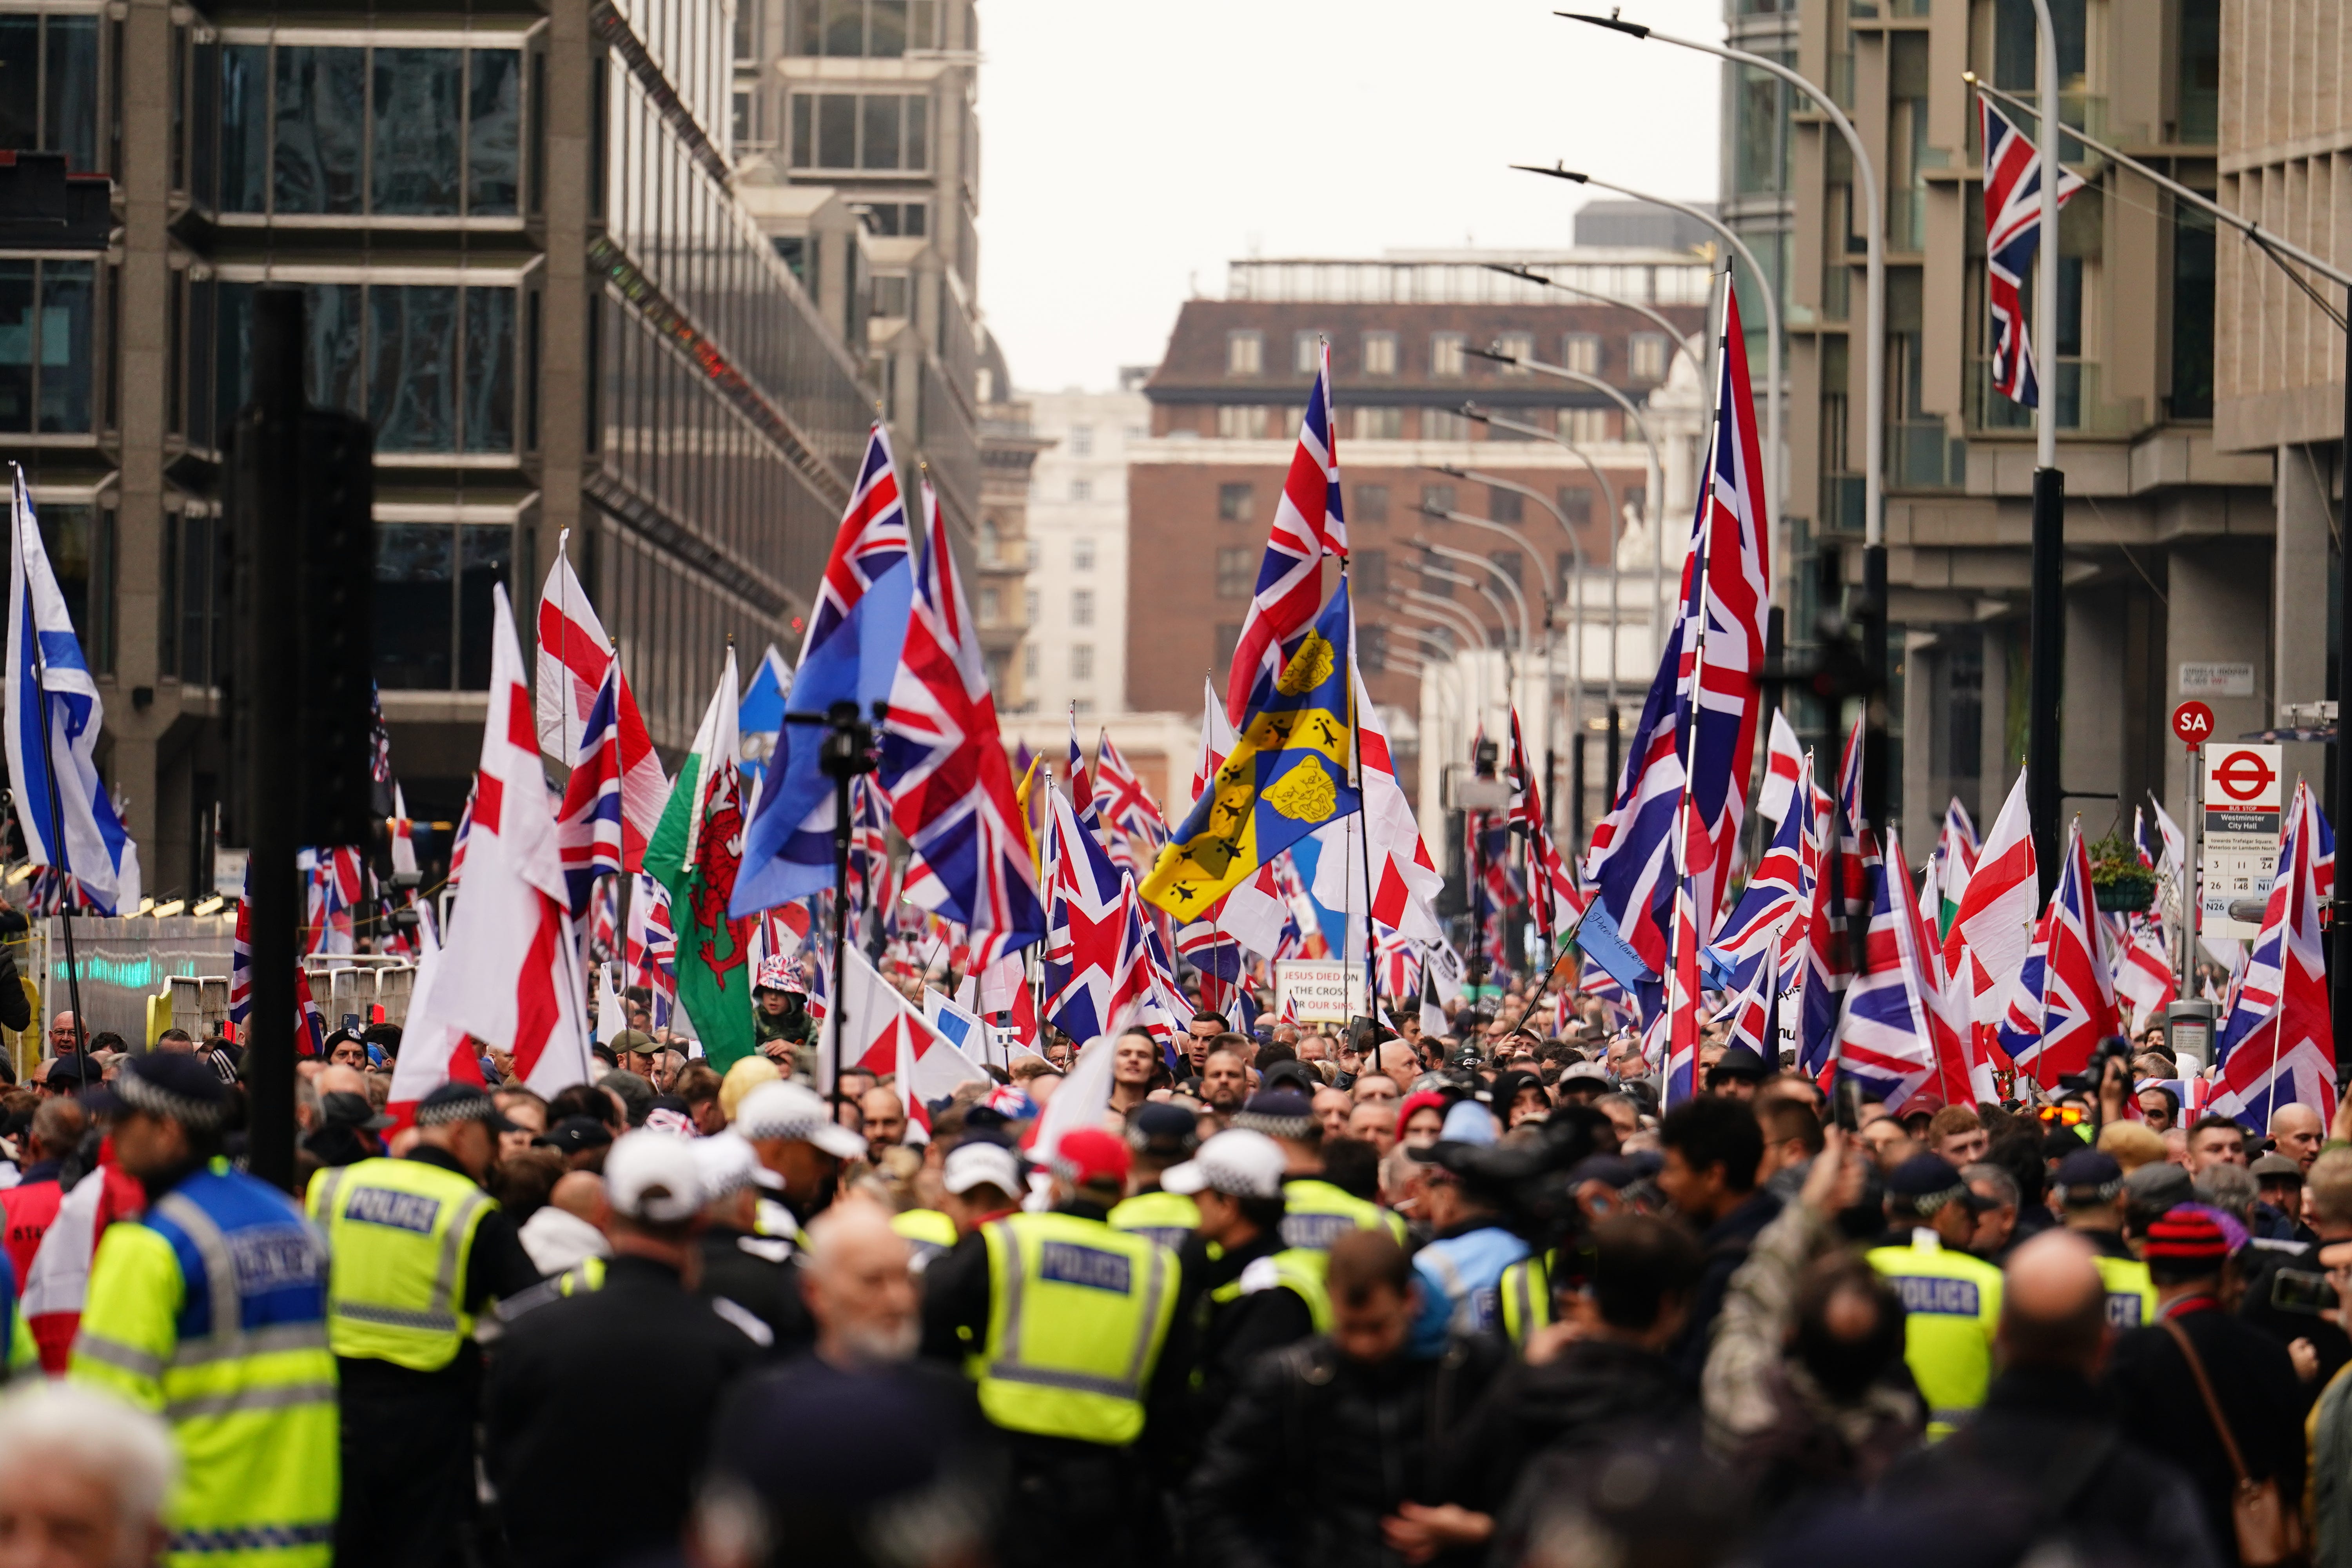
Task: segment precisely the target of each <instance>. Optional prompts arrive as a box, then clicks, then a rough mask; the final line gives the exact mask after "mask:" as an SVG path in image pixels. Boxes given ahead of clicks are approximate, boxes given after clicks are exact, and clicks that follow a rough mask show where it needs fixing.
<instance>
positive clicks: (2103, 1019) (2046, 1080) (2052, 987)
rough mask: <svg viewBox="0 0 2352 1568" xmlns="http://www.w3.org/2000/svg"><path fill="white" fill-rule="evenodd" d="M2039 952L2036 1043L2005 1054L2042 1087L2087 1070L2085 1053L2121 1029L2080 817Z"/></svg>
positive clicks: (2061, 867) (2069, 836)
mask: <svg viewBox="0 0 2352 1568" xmlns="http://www.w3.org/2000/svg"><path fill="white" fill-rule="evenodd" d="M2045 948H2046V952H2045V956H2044V960H2043V968H2042V1017H2041V1025H2042V1028H2041V1036H2040V1038H2039V1039H2037V1040H2036V1041H2035V1043H2034V1045H2033V1047H2032V1050H2031V1052H2030V1053H2029V1055H2028V1056H2022V1057H2021V1056H2018V1055H2017V1053H2015V1052H2013V1051H2012V1052H2011V1053H2010V1054H2011V1058H2013V1059H2014V1060H2015V1061H2016V1062H2017V1065H2018V1066H2019V1067H2021V1068H2023V1067H2027V1066H2029V1065H2030V1066H2031V1067H2032V1069H2033V1076H2034V1078H2035V1079H2037V1080H2038V1081H2039V1082H2041V1083H2042V1085H2043V1086H2045V1087H2047V1086H2048V1085H2051V1084H2053V1083H2055V1082H2057V1081H2058V1079H2059V1078H2060V1077H2062V1076H2063V1075H2064V1074H2067V1073H2074V1072H2080V1071H2082V1070H2083V1069H2084V1068H2085V1067H2087V1066H2089V1065H2090V1060H2091V1052H2092V1049H2093V1048H2094V1047H2096V1046H2097V1045H2098V1043H2099V1042H2100V1041H2101V1040H2102V1039H2104V1038H2105V1037H2107V1036H2109V1035H2112V1034H2114V1033H2115V1032H2116V1029H2117V1028H2118V1027H2119V1026H2120V1023H2121V1020H2120V1019H2119V1018H2118V1017H2117V1016H2116V990H2115V965H2114V963H2113V962H2112V960H2110V958H2109V957H2108V954H2107V930H2106V926H2105V922H2103V921H2101V920H2100V919H2099V910H2098V904H2097V901H2096V899H2095V894H2094V893H2093V890H2092V887H2091V855H2090V847H2089V846H2088V845H2087V844H2086V843H2085V842H2084V838H2083V823H2082V819H2081V818H2080V817H2077V818H2075V819H2074V821H2073V822H2072V823H2071V824H2070V825H2069V826H2068V827H2067V831H2066V849H2065V857H2064V858H2063V860H2062V861H2061V862H2060V864H2059V868H2058V885H2057V886H2056V887H2055V888H2053V889H2051V893H2050V909H2049V925H2048V932H2047V937H2046V941H2045Z"/></svg>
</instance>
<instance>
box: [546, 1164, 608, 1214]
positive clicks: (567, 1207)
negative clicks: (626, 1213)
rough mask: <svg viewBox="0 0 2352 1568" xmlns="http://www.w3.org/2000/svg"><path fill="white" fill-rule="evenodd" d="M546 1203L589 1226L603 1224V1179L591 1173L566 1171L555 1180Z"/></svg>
mask: <svg viewBox="0 0 2352 1568" xmlns="http://www.w3.org/2000/svg"><path fill="white" fill-rule="evenodd" d="M547 1201H548V1203H549V1204H550V1205H551V1206H553V1207H555V1208H560V1209H562V1211H563V1212H564V1213H565V1214H568V1215H574V1216H575V1217H577V1218H580V1219H584V1220H586V1221H587V1222H588V1223H589V1224H590V1225H595V1226H601V1225H603V1224H604V1177H602V1176H600V1175H598V1174H597V1173H595V1172H593V1171H567V1172H565V1173H563V1174H562V1175H561V1176H558V1177H557V1178H556V1179H555V1188H554V1190H553V1191H552V1192H550V1193H549V1194H547Z"/></svg>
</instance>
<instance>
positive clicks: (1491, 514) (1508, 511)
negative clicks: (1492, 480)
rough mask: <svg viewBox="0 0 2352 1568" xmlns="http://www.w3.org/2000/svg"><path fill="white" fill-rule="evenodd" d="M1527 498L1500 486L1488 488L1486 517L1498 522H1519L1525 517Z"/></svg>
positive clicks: (1489, 486)
mask: <svg viewBox="0 0 2352 1568" xmlns="http://www.w3.org/2000/svg"><path fill="white" fill-rule="evenodd" d="M1526 503H1527V498H1526V497H1524V496H1522V495H1520V494H1519V492H1518V491H1517V490H1507V489H1503V488H1502V487H1501V486H1499V485H1488V486H1487V487H1486V516H1487V517H1488V518H1489V519H1491V520H1492V521H1496V522H1517V521H1519V520H1520V519H1521V518H1522V517H1523V516H1524V515H1525V507H1526Z"/></svg>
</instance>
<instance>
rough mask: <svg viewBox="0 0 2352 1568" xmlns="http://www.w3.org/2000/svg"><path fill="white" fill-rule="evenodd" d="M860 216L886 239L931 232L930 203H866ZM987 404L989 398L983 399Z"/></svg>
mask: <svg viewBox="0 0 2352 1568" xmlns="http://www.w3.org/2000/svg"><path fill="white" fill-rule="evenodd" d="M857 205H858V216H860V217H862V218H863V219H864V220H865V222H866V233H868V234H876V235H880V236H881V237H883V238H885V239H899V238H906V239H921V238H922V237H924V236H926V235H928V234H929V232H930V227H931V205H930V203H929V202H865V201H861V202H859V203H858V204H857ZM981 401H982V402H983V403H985V402H988V401H990V400H989V399H987V398H982V399H981Z"/></svg>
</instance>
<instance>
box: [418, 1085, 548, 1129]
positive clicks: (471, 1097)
mask: <svg viewBox="0 0 2352 1568" xmlns="http://www.w3.org/2000/svg"><path fill="white" fill-rule="evenodd" d="M460 1121H478V1122H480V1123H481V1124H482V1125H483V1126H485V1127H488V1129H489V1130H490V1131H493V1132H520V1131H523V1129H522V1128H521V1127H520V1126H519V1125H518V1124H517V1123H515V1122H512V1121H508V1120H507V1119H506V1118H505V1117H504V1116H502V1115H500V1114H499V1104H498V1101H496V1100H492V1099H491V1098H490V1096H489V1092H488V1090H487V1089H483V1088H482V1087H481V1086H480V1085H478V1084H471V1083H445V1084H443V1085H442V1086H441V1087H440V1088H439V1089H435V1090H434V1091H433V1092H432V1093H430V1094H428V1095H426V1096H425V1098H424V1099H423V1100H418V1101H417V1102H416V1125H418V1126H419V1127H448V1126H453V1125H455V1124H456V1123H457V1122H460Z"/></svg>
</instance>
